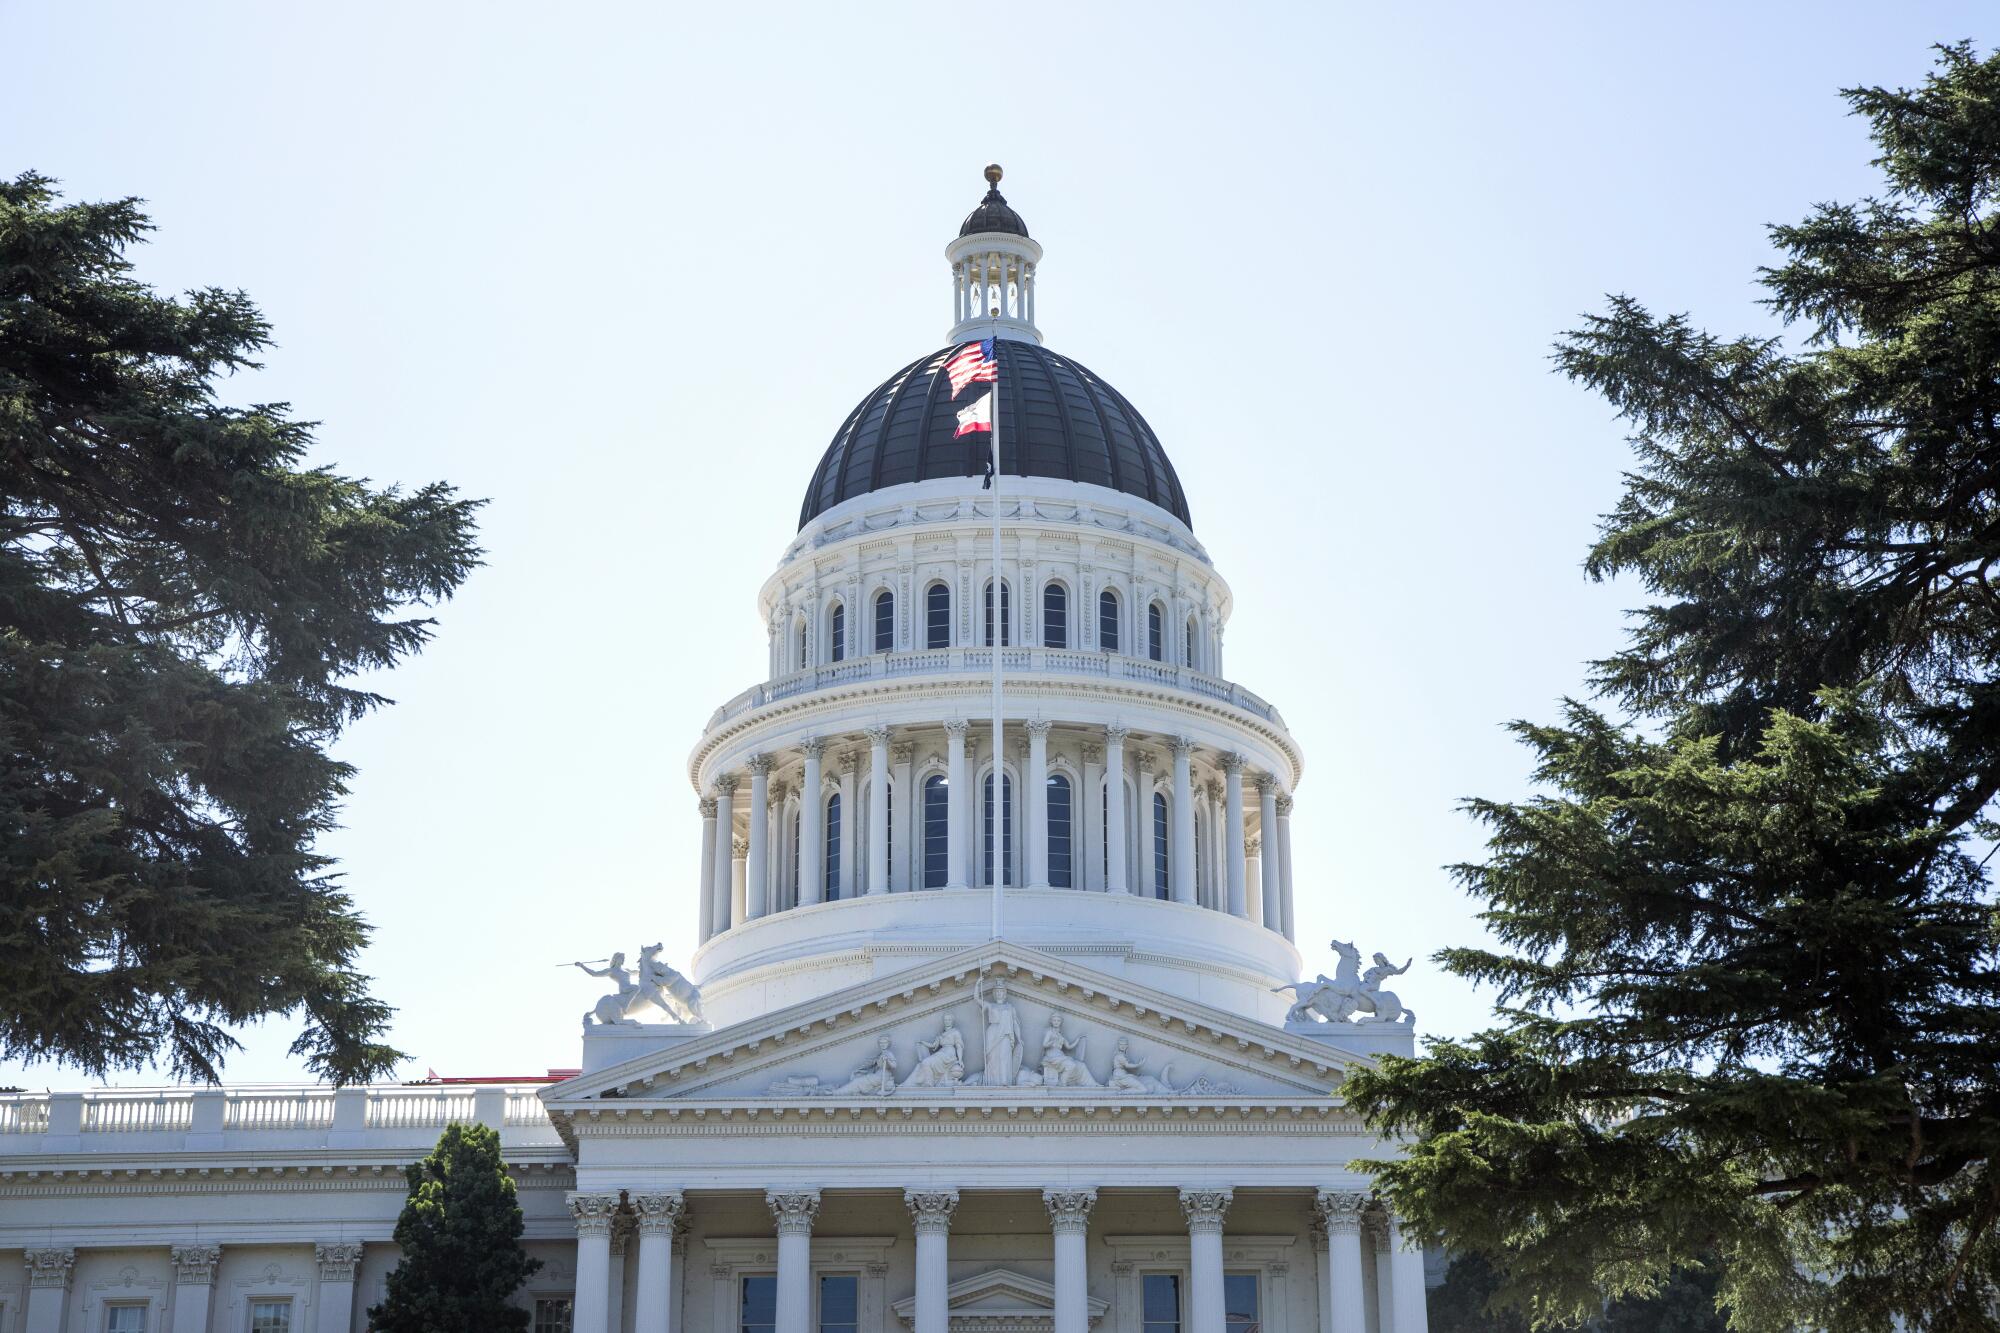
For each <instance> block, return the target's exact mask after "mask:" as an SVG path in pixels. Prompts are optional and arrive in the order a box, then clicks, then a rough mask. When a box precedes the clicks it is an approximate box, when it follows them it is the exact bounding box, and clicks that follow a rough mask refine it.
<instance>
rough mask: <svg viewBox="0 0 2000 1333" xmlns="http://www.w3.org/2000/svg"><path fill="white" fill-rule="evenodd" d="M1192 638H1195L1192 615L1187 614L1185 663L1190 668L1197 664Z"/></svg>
mask: <svg viewBox="0 0 2000 1333" xmlns="http://www.w3.org/2000/svg"><path fill="white" fill-rule="evenodd" d="M1194 640H1195V629H1194V617H1193V616H1189V617H1188V623H1187V664H1188V668H1189V669H1190V670H1192V669H1194V667H1195V666H1196V665H1197V663H1196V661H1195V655H1194Z"/></svg>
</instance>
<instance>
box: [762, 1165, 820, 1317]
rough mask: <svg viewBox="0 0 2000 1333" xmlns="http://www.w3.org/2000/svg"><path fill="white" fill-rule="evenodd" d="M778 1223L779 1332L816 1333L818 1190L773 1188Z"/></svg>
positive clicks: (772, 1201)
mask: <svg viewBox="0 0 2000 1333" xmlns="http://www.w3.org/2000/svg"><path fill="white" fill-rule="evenodd" d="M764 1200H765V1202H766V1203H768V1204H770V1206H771V1217H772V1219H773V1220H775V1221H776V1222H777V1224H778V1327H777V1333H812V1327H811V1326H812V1229H813V1219H814V1218H815V1217H818V1216H819V1191H818V1190H771V1191H769V1192H768V1193H766V1194H765V1195H764Z"/></svg>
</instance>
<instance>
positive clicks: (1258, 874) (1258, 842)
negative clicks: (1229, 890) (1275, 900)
mask: <svg viewBox="0 0 2000 1333" xmlns="http://www.w3.org/2000/svg"><path fill="white" fill-rule="evenodd" d="M1263 876H1264V840H1263V838H1261V837H1259V836H1257V835H1256V834H1252V835H1251V836H1249V837H1247V838H1245V839H1244V840H1243V883H1244V885H1245V894H1246V896H1247V898H1248V900H1249V904H1250V924H1252V925H1254V926H1261V925H1263V924H1264V895H1263V894H1262V893H1259V892H1258V891H1257V886H1258V885H1260V884H1262V883H1263V882H1264V878H1263Z"/></svg>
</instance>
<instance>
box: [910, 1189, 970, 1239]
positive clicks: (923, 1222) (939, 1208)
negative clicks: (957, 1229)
mask: <svg viewBox="0 0 2000 1333" xmlns="http://www.w3.org/2000/svg"><path fill="white" fill-rule="evenodd" d="M903 1202H904V1204H906V1205H907V1206H908V1207H909V1210H910V1220H911V1221H912V1222H913V1223H915V1224H916V1228H917V1230H918V1231H919V1232H925V1231H949V1230H950V1229H951V1215H952V1214H953V1213H954V1212H956V1211H957V1209H958V1191H957V1190H904V1191H903Z"/></svg>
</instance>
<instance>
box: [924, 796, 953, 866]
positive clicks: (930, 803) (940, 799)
mask: <svg viewBox="0 0 2000 1333" xmlns="http://www.w3.org/2000/svg"><path fill="white" fill-rule="evenodd" d="M949 883H951V784H950V783H949V782H947V781H946V780H945V778H944V776H943V775H942V774H939V773H933V774H931V775H930V777H928V778H926V779H925V780H924V887H925V888H927V889H941V888H943V887H944V886H945V885H947V884H949Z"/></svg>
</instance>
